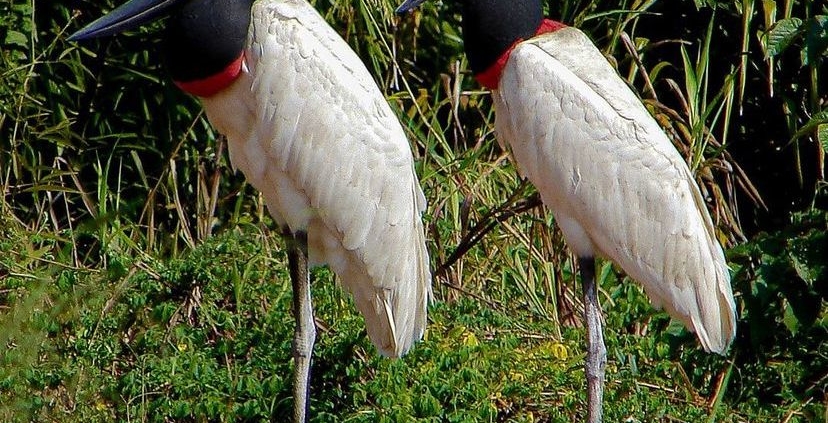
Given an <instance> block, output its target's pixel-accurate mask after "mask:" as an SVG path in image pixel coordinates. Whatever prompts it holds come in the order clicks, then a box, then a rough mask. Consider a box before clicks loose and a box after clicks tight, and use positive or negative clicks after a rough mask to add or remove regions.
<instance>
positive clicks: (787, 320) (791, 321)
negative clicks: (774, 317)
mask: <svg viewBox="0 0 828 423" xmlns="http://www.w3.org/2000/svg"><path fill="white" fill-rule="evenodd" d="M782 323H784V324H785V327H786V328H788V330H789V331H791V334H793V335H796V333H797V332H798V331H799V319H797V318H796V314H795V313H794V311H793V307H791V303H786V304H785V315H784V316H783V317H782Z"/></svg>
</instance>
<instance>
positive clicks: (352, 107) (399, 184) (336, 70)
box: [202, 0, 431, 356]
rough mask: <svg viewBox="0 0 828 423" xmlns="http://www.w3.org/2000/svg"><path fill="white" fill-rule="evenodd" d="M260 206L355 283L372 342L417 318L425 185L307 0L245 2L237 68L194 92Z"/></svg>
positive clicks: (343, 46)
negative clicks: (204, 94) (243, 44)
mask: <svg viewBox="0 0 828 423" xmlns="http://www.w3.org/2000/svg"><path fill="white" fill-rule="evenodd" d="M202 102H203V105H204V108H205V110H206V112H207V116H208V118H209V119H210V122H211V123H212V125H213V126H214V127H215V128H216V129H217V130H218V131H219V132H221V133H223V134H224V135H226V136H227V139H228V143H229V153H230V160H231V162H232V164H233V166H234V167H236V168H237V169H240V170H241V171H242V172H243V173H244V175H245V176H246V178H247V179H248V180H249V181H250V183H251V184H252V185H253V186H254V187H256V188H257V189H258V190H260V191H261V192H262V195H263V196H264V198H265V201H266V203H267V206H268V211H269V212H270V214H271V215H272V216H273V218H274V219H275V220H276V222H277V223H279V224H280V225H282V226H286V227H287V228H289V229H290V231H292V232H297V231H305V232H306V233H307V236H308V250H309V260H310V261H311V264H314V265H318V264H328V265H329V266H330V267H331V268H332V269H333V271H334V272H335V273H336V274H337V275H338V276H339V278H340V280H341V282H342V284H343V285H344V286H345V287H346V288H347V289H348V290H349V291H350V292H351V293H352V294H353V295H354V298H355V302H356V304H357V306H358V308H359V309H360V311H361V312H362V314H363V315H364V317H365V324H366V327H367V329H368V334H369V336H370V338H371V340H372V341H373V342H374V344H375V345H376V346H377V348H378V349H379V350H380V352H381V353H383V354H384V355H387V356H400V355H402V354H404V353H405V352H406V351H407V350H408V349H409V348H410V346H411V344H412V343H413V342H415V341H416V340H419V339H420V338H421V337H422V335H423V331H424V328H425V323H426V305H427V302H428V300H429V298H430V296H431V277H430V272H429V267H428V266H429V264H428V263H429V260H428V253H427V251H426V246H425V239H424V233H423V225H422V221H421V215H422V213H423V211H424V210H425V207H426V203H425V197H424V196H423V193H422V191H421V189H420V186H419V184H418V182H417V179H416V175H415V173H414V167H413V159H412V155H411V151H410V146H409V143H408V140H407V138H406V136H405V133H404V132H403V129H402V127H401V126H400V124H399V121H398V120H397V119H396V117H395V116H394V113H393V112H392V110H391V108H390V107H389V105H388V103H387V102H386V100H385V98H384V97H383V95H382V93H381V92H380V91H379V89H378V88H377V86H376V83H375V82H374V80H373V79H372V78H371V75H370V74H369V73H368V70H367V69H366V68H365V66H364V65H363V63H362V62H361V61H360V59H359V57H358V56H357V55H356V54H355V53H354V52H353V51H352V50H351V49H350V47H349V46H348V45H347V43H345V41H344V40H342V38H341V37H340V36H339V35H338V34H337V33H336V32H335V31H334V30H333V29H332V28H331V27H330V26H328V24H327V23H326V22H325V21H324V20H323V18H322V17H321V16H320V15H319V14H318V13H317V12H316V11H315V10H314V9H313V8H312V7H311V6H310V5H309V4H308V3H307V2H305V0H259V1H257V2H255V3H254V4H253V10H252V20H251V25H250V31H249V35H248V45H247V49H246V51H245V53H244V66H243V71H242V75H241V77H240V78H239V79H238V80H236V81H235V82H234V83H233V85H231V86H230V87H229V88H227V89H225V90H224V91H222V92H220V93H219V94H217V95H215V96H212V97H209V98H206V99H202Z"/></svg>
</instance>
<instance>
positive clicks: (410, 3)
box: [396, 0, 425, 14]
mask: <svg viewBox="0 0 828 423" xmlns="http://www.w3.org/2000/svg"><path fill="white" fill-rule="evenodd" d="M424 1H425V0H405V2H403V4H401V5H400V7H398V8H397V10H396V12H397V13H399V14H403V13H406V12H410V11H411V10H412V9H414V8H415V7H417V6H419V5H420V4H422V3H423V2H424Z"/></svg>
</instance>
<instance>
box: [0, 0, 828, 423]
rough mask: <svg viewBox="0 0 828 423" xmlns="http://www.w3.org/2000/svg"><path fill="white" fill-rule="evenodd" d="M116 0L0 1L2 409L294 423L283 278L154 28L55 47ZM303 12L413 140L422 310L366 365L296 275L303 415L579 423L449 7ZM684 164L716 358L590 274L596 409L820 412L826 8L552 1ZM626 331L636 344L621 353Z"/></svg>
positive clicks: (560, 249)
mask: <svg viewBox="0 0 828 423" xmlns="http://www.w3.org/2000/svg"><path fill="white" fill-rule="evenodd" d="M113 6H114V5H113V4H112V2H109V1H105V2H90V1H79V0H74V1H64V2H46V1H35V0H29V1H25V0H4V1H2V2H0V40H2V41H3V44H2V52H1V53H0V61H2V66H0V74H1V75H2V77H0V187H2V192H3V196H2V200H0V279H1V281H0V345H2V350H0V416H2V417H0V418H1V419H2V420H3V421H133V420H141V421H173V420H176V421H178V420H185V421H259V420H267V419H274V420H276V421H278V420H279V419H280V418H282V416H284V415H285V414H286V413H287V412H288V411H289V410H290V408H291V407H292V399H291V398H290V386H289V378H288V377H287V375H289V374H290V371H291V363H290V348H289V347H290V341H291V336H292V335H291V333H292V326H293V320H292V318H291V315H290V312H289V307H290V305H289V304H290V301H289V298H290V289H289V286H288V285H287V284H285V283H284V282H283V281H285V279H286V274H285V271H284V269H285V267H284V261H285V258H284V255H283V254H282V251H281V249H282V244H281V241H280V240H279V239H278V237H277V236H276V233H277V232H278V231H275V230H274V229H275V228H273V226H272V222H271V221H270V220H269V218H268V217H267V214H266V212H265V210H264V208H263V205H262V202H261V199H260V198H259V197H258V195H257V193H256V192H255V191H254V190H253V189H252V188H251V187H250V186H248V185H247V184H246V183H245V182H244V179H243V177H242V176H241V175H239V174H235V173H234V172H233V171H232V168H231V166H230V164H229V162H228V158H227V154H226V149H225V146H224V141H223V139H222V138H221V137H220V136H219V135H218V134H215V133H214V132H212V130H211V129H210V127H209V124H208V122H207V121H206V120H205V119H204V117H203V115H202V114H201V112H200V108H199V106H198V104H197V101H195V100H194V99H193V98H190V97H188V96H186V95H184V94H183V93H181V92H180V91H178V90H177V89H176V88H175V87H174V86H173V85H172V84H170V83H169V81H168V80H167V78H166V75H165V74H164V70H163V65H162V64H161V63H160V60H159V54H158V52H157V51H156V49H155V48H153V47H152V46H154V45H155V42H156V41H157V38H158V36H159V35H158V34H157V32H156V31H155V29H157V28H147V29H142V30H140V31H138V32H139V34H134V35H132V36H119V37H115V38H112V39H108V40H101V41H99V42H93V43H88V44H73V43H67V42H66V37H67V35H68V33H71V32H72V31H74V30H76V29H78V28H79V27H80V26H81V25H82V24H85V23H88V22H90V21H91V20H92V19H94V18H95V17H97V16H99V15H100V14H101V13H103V11H104V10H109V9H111V8H112V7H113ZM315 6H316V7H317V9H318V10H320V12H321V13H322V14H323V15H324V16H325V18H326V19H327V20H328V22H330V23H331V24H332V25H333V26H334V27H335V28H336V29H337V30H338V31H339V33H340V34H342V35H343V37H344V38H345V39H346V40H347V41H348V42H349V43H350V44H351V46H352V47H353V48H354V49H355V50H356V51H357V52H358V53H359V55H360V56H361V57H362V58H363V60H364V61H365V63H366V65H367V66H368V68H369V69H370V70H371V71H372V73H373V74H374V75H375V77H376V79H377V82H378V83H379V84H380V86H381V87H383V89H384V90H385V92H386V94H387V96H388V99H389V102H390V103H391V104H392V105H393V106H394V107H395V108H396V109H397V110H398V112H399V115H400V117H401V119H402V121H403V122H404V125H405V126H406V127H407V128H408V129H409V131H410V138H411V140H412V150H413V151H414V153H415V156H416V158H417V171H418V174H419V175H420V176H421V180H422V184H423V187H424V190H425V192H426V195H427V196H428V199H429V211H428V213H427V216H426V219H427V221H428V223H429V238H430V239H429V243H430V245H429V246H430V248H431V251H432V257H433V260H434V262H433V263H432V264H433V268H434V269H435V273H436V275H437V277H436V279H435V281H436V286H435V290H436V297H437V303H436V304H435V305H434V306H433V307H432V309H431V316H430V319H429V323H430V326H429V329H428V332H427V334H426V340H425V341H423V342H422V343H420V344H418V346H417V347H416V348H415V349H414V350H413V351H412V353H411V354H410V355H409V356H407V357H406V358H405V359H403V360H397V361H388V360H384V359H381V358H379V357H377V355H376V353H375V351H374V349H373V347H372V346H371V345H370V344H369V342H368V341H367V340H366V337H365V331H364V328H363V326H362V321H361V317H359V316H358V315H356V314H355V312H354V310H353V307H352V304H351V303H350V299H349V298H348V297H347V296H346V295H345V294H343V293H341V292H340V291H339V289H338V288H337V287H336V285H335V282H334V277H333V276H332V275H331V274H330V272H328V271H326V270H324V269H323V270H319V271H317V272H316V273H315V276H316V279H317V281H318V282H317V283H315V285H314V290H315V292H314V295H315V299H316V304H317V323H318V325H319V327H320V336H319V341H318V346H317V350H316V355H315V363H314V365H315V367H314V375H313V381H312V395H313V399H312V414H313V415H314V421H372V422H373V421H407V420H410V419H418V420H422V421H452V422H454V421H574V420H581V419H583V415H584V403H585V396H584V394H583V372H582V369H581V366H582V358H583V333H582V331H581V330H580V329H579V325H580V319H579V316H580V309H581V305H580V302H579V300H578V298H579V296H580V294H579V291H578V290H577V286H578V285H577V284H576V283H575V277H574V274H573V273H572V268H573V265H572V258H571V257H570V255H569V254H568V253H567V250H566V249H565V246H564V245H563V243H562V241H561V236H560V233H559V232H558V231H557V229H555V227H554V225H553V218H552V216H550V215H549V214H547V213H546V212H545V211H544V210H543V209H542V208H539V207H537V204H538V202H537V197H536V195H534V192H533V189H532V188H531V187H528V186H525V184H522V183H521V181H520V180H519V179H518V177H517V174H516V172H515V170H514V168H513V166H512V164H511V163H510V161H509V158H508V155H506V154H505V153H504V152H503V151H502V150H500V148H499V147H498V146H497V144H496V142H495V140H494V134H493V133H492V111H491V101H490V99H489V97H488V94H487V93H486V92H485V91H482V90H480V89H479V87H478V86H477V85H476V83H475V82H474V81H473V79H472V78H471V77H470V74H469V72H468V69H467V63H466V62H465V59H464V58H463V56H462V44H461V41H460V35H459V29H458V28H459V27H458V21H459V11H458V7H457V4H455V3H454V2H450V1H447V0H446V1H442V2H433V3H431V2H430V3H427V4H425V5H424V7H423V8H422V10H421V11H419V12H417V13H415V14H414V15H413V16H406V17H396V16H394V15H393V7H394V6H396V5H395V4H394V3H392V2H388V1H386V0H350V1H345V0H318V1H316V2H315ZM548 15H549V16H551V17H553V18H555V19H558V20H561V21H564V22H566V23H569V24H574V25H576V26H578V27H580V28H582V29H583V30H584V31H586V32H587V33H588V34H589V35H590V36H591V37H592V38H593V40H595V42H596V44H597V45H598V46H599V47H600V48H601V49H602V51H604V52H605V53H606V55H607V57H608V59H610V60H611V61H612V62H613V64H614V65H615V66H616V67H617V68H618V70H619V72H620V73H621V75H623V76H624V77H625V78H626V79H627V80H628V81H629V82H630V84H631V85H632V86H633V87H634V88H635V89H637V90H638V92H639V93H640V94H641V96H642V98H643V99H644V101H645V104H646V105H647V106H648V108H649V109H650V110H651V111H652V112H653V114H654V115H655V116H656V117H657V119H658V120H659V122H660V123H661V124H662V125H663V126H664V127H665V129H666V130H667V131H668V134H670V135H671V137H672V138H673V140H674V142H675V144H676V147H677V148H678V149H679V151H680V152H682V154H683V155H684V156H685V157H686V158H687V160H688V162H689V163H690V164H691V167H692V168H693V169H694V171H695V173H696V175H697V178H698V180H699V182H700V184H701V186H702V187H703V190H704V192H705V195H706V196H707V198H709V200H710V208H711V211H712V213H713V215H714V217H715V219H716V221H717V225H718V228H719V230H720V238H721V239H722V241H723V242H725V243H726V244H727V245H728V246H729V247H730V249H729V251H728V258H729V260H730V262H731V267H732V268H733V272H734V280H733V285H734V291H735V293H736V295H737V304H738V309H739V318H740V323H739V327H738V335H737V340H736V342H735V344H734V346H733V347H732V349H731V351H730V354H729V355H728V356H726V357H718V356H710V355H706V354H704V353H703V352H702V351H700V349H699V348H698V346H697V344H696V342H695V339H694V337H693V335H692V334H688V333H687V332H686V331H685V330H683V329H681V328H680V326H678V325H676V324H674V323H672V322H670V320H669V318H668V317H667V316H666V315H665V314H664V313H662V312H658V311H654V310H652V308H651V307H650V305H649V303H648V301H647V299H646V297H645V296H644V295H643V293H642V292H641V289H640V288H639V287H638V286H637V285H635V284H634V283H632V282H631V281H629V280H627V279H625V277H624V275H623V273H622V272H621V271H620V269H618V268H614V267H612V266H611V265H609V264H604V266H603V267H602V269H601V271H600V272H599V273H600V277H601V279H602V282H601V283H602V288H603V290H602V293H601V295H602V302H603V306H604V309H605V316H606V323H607V343H608V348H609V351H610V362H609V369H608V378H609V385H608V390H607V398H606V401H607V404H608V405H607V407H606V408H607V410H606V413H607V421H621V420H623V421H632V422H634V421H702V419H706V420H707V421H732V422H737V421H738V422H743V421H763V422H764V421H803V422H804V421H815V422H828V396H826V387H828V333H827V332H828V313H826V307H827V306H826V299H827V298H828V270H826V266H828V264H826V263H828V239H827V238H826V233H828V188H826V184H825V179H824V176H825V174H824V173H825V169H826V165H825V151H826V150H828V91H826V88H825V86H826V84H828V80H826V77H825V75H828V73H826V63H825V62H826V60H825V58H826V48H828V6H826V5H825V4H824V3H822V2H815V1H808V0H798V1H797V0H791V1H785V2H778V1H774V0H765V1H762V2H758V1H754V0H733V1H717V0H696V1H694V2H691V1H689V0H674V1H669V2H668V1H664V0H647V1H645V0H616V1H610V0H602V1H580V0H562V1H555V2H550V4H548ZM644 335H646V336H644Z"/></svg>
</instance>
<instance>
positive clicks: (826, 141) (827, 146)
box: [817, 123, 828, 153]
mask: <svg viewBox="0 0 828 423" xmlns="http://www.w3.org/2000/svg"><path fill="white" fill-rule="evenodd" d="M817 139H818V140H819V145H821V146H822V151H823V152H825V153H828V123H823V124H820V125H819V126H817Z"/></svg>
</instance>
